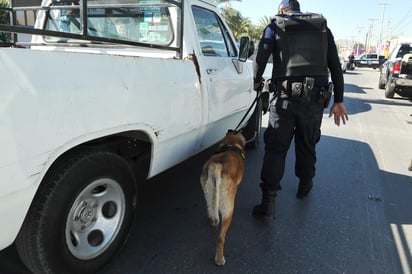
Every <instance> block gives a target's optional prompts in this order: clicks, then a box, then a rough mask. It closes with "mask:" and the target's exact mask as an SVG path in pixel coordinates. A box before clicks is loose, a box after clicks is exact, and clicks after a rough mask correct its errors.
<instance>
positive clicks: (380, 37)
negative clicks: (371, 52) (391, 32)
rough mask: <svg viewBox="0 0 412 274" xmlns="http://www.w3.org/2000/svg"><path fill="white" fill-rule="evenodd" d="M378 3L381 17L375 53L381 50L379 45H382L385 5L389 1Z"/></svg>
mask: <svg viewBox="0 0 412 274" xmlns="http://www.w3.org/2000/svg"><path fill="white" fill-rule="evenodd" d="M378 5H382V6H383V7H382V17H381V30H380V31H379V40H378V44H377V47H378V48H377V53H378V54H380V52H381V45H382V33H383V21H384V19H385V7H386V6H387V5H389V3H379V4H378Z"/></svg>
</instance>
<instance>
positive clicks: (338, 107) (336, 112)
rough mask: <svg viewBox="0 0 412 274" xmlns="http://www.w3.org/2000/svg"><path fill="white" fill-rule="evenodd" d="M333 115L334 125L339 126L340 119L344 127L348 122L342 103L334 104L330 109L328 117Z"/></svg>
mask: <svg viewBox="0 0 412 274" xmlns="http://www.w3.org/2000/svg"><path fill="white" fill-rule="evenodd" d="M332 115H333V118H334V119H335V125H337V126H340V121H341V119H342V123H343V124H344V125H345V124H346V121H348V113H347V112H346V107H345V104H344V103H343V102H342V103H334V104H333V105H332V107H331V108H330V113H329V117H331V116H332Z"/></svg>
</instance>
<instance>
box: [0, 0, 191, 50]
mask: <svg viewBox="0 0 412 274" xmlns="http://www.w3.org/2000/svg"><path fill="white" fill-rule="evenodd" d="M62 2H64V3H66V4H65V5H62V4H60V3H62ZM88 2H93V3H96V2H95V1H88V0H80V1H59V2H57V1H51V5H49V6H30V7H10V8H2V10H5V11H7V12H9V13H10V24H9V25H5V24H0V32H8V33H13V34H28V35H39V36H43V37H57V38H64V39H66V40H65V41H64V42H60V41H58V42H55V43H53V42H49V41H48V42H47V43H40V44H47V45H50V44H54V45H64V46H70V45H78V44H82V45H86V46H87V44H93V46H96V45H99V44H102V45H106V46H108V45H117V46H119V45H124V46H137V47H145V48H154V49H164V50H170V51H175V52H177V54H178V55H179V56H181V55H182V44H183V40H182V39H183V37H182V33H183V25H184V24H183V9H182V3H181V1H175V0H158V1H136V3H127V4H122V3H115V4H89V3H88ZM67 3H71V4H70V5H67ZM167 7H177V10H178V11H179V12H178V14H177V24H176V25H177V26H180V27H179V28H178V29H176V30H175V36H176V37H174V40H173V42H174V43H173V45H172V43H170V45H164V44H159V43H152V42H150V41H145V42H140V41H136V40H133V39H122V38H124V37H120V38H116V37H102V36H97V35H92V34H91V30H92V29H93V28H91V26H90V19H91V18H93V17H96V15H94V14H92V13H91V11H95V10H99V9H100V10H104V12H103V13H104V14H105V13H106V12H107V13H108V14H109V13H112V12H113V10H116V11H121V10H122V9H123V10H125V9H141V10H150V9H153V10H155V9H160V8H167ZM27 11H33V12H34V14H36V17H37V20H38V18H39V12H43V13H44V14H45V15H46V16H50V13H51V12H53V11H58V12H59V11H65V12H67V11H74V12H76V15H77V16H78V18H76V19H78V25H79V31H78V32H79V33H72V32H67V31H58V30H50V29H40V28H39V27H38V26H36V25H32V26H30V25H21V24H17V20H16V19H17V12H27ZM116 16H118V17H119V15H116ZM130 16H132V15H130ZM86 19H87V20H86ZM136 25H137V24H136ZM43 27H44V26H43ZM136 27H137V26H136ZM13 37H14V39H12V41H11V43H10V44H11V45H13V46H18V45H26V46H32V45H39V43H38V42H33V41H30V42H20V41H17V36H16V35H14V36H13Z"/></svg>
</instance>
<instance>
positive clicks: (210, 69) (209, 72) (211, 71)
mask: <svg viewBox="0 0 412 274" xmlns="http://www.w3.org/2000/svg"><path fill="white" fill-rule="evenodd" d="M216 71H217V69H215V68H208V69H206V72H207V74H212V73H215V72H216Z"/></svg>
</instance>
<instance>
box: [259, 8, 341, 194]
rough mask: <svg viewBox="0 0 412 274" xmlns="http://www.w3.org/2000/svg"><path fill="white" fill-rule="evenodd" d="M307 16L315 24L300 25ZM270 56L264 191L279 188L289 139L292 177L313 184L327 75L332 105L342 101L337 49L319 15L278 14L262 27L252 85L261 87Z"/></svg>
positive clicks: (262, 173)
mask: <svg viewBox="0 0 412 274" xmlns="http://www.w3.org/2000/svg"><path fill="white" fill-rule="evenodd" d="M309 17H310V18H311V19H310V20H312V21H310V22H312V23H313V24H312V23H311V24H306V23H303V25H302V24H300V23H299V22H300V21H301V20H305V18H309ZM280 21H281V22H280ZM291 22H292V23H291ZM295 23H296V24H295ZM299 24H300V25H299ZM302 26H304V27H302ZM306 26H308V27H306ZM305 28H306V29H305ZM311 28H315V29H316V31H312V30H311ZM271 55H272V57H273V71H272V87H273V91H274V92H275V96H274V97H273V99H272V100H271V103H270V114H269V115H270V116H269V125H268V128H267V130H266V131H265V133H264V141H265V155H264V159H263V167H262V171H261V180H262V183H261V185H260V186H261V188H262V191H263V192H265V191H276V190H279V189H280V180H281V178H282V177H283V174H284V168H285V158H286V154H287V151H288V149H289V146H290V143H291V141H292V139H293V137H295V153H296V164H295V174H296V176H297V177H298V178H300V182H301V183H303V184H309V183H310V184H312V178H313V177H314V176H315V163H316V150H315V146H316V144H317V142H318V141H319V139H320V134H321V133H320V127H321V123H322V117H323V109H324V99H325V98H324V96H323V95H324V93H323V92H326V91H327V89H328V82H329V77H328V74H329V72H328V70H329V71H330V74H331V79H332V82H333V85H334V102H335V103H339V102H343V74H342V69H341V66H340V61H339V57H338V53H337V48H336V45H335V41H334V38H333V35H332V33H331V31H330V30H329V28H328V27H327V26H326V20H324V18H323V17H322V16H321V15H317V14H302V13H295V14H289V15H281V16H277V17H276V18H275V19H274V20H273V21H272V23H271V24H270V25H268V26H267V27H266V28H265V30H264V31H263V34H262V39H261V41H260V43H259V47H258V52H257V56H256V59H255V63H254V66H255V68H254V69H255V82H256V83H258V82H260V80H261V78H262V74H263V72H264V70H265V67H266V63H267V61H268V58H269V57H270V56H271ZM325 94H326V93H325Z"/></svg>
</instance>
